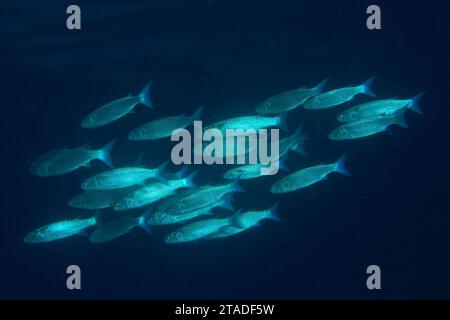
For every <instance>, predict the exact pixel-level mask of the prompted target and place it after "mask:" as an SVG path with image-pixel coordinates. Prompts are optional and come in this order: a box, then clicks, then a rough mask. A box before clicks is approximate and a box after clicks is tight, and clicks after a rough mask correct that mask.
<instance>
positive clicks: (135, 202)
mask: <svg viewBox="0 0 450 320" xmlns="http://www.w3.org/2000/svg"><path fill="white" fill-rule="evenodd" d="M191 180H192V176H190V177H187V178H183V179H173V180H167V181H166V182H154V183H150V184H148V185H146V186H143V187H141V188H139V189H137V190H135V191H133V192H130V193H129V194H127V195H126V196H125V197H123V198H122V199H121V200H120V201H119V202H118V203H116V204H115V205H114V210H116V211H123V210H130V209H134V208H139V207H143V206H146V205H149V204H151V203H154V202H156V201H158V200H161V199H163V198H165V197H168V196H170V195H172V194H174V193H175V191H176V190H177V189H179V188H184V187H193V184H192V181H191Z"/></svg>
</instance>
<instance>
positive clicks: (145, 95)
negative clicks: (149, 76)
mask: <svg viewBox="0 0 450 320" xmlns="http://www.w3.org/2000/svg"><path fill="white" fill-rule="evenodd" d="M151 90H152V82H151V81H149V82H148V83H147V85H146V86H145V87H144V89H142V91H141V93H140V94H139V99H140V100H141V103H142V104H143V105H146V106H147V107H149V108H150V109H155V107H154V106H153V102H152V99H151V97H150V94H151Z"/></svg>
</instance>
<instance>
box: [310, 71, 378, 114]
mask: <svg viewBox="0 0 450 320" xmlns="http://www.w3.org/2000/svg"><path fill="white" fill-rule="evenodd" d="M372 82H373V78H372V79H370V80H367V81H366V82H364V83H363V84H362V85H359V86H355V87H346V88H340V89H336V90H332V91H328V92H325V93H322V94H319V95H318V96H315V97H313V98H311V99H309V100H308V101H306V102H305V109H310V110H318V109H328V108H332V107H335V106H338V105H340V104H343V103H345V102H348V101H350V100H352V99H353V98H354V97H355V96H356V95H358V94H366V95H370V96H375V95H374V93H373V92H372V91H371V89H370V85H371V84H372Z"/></svg>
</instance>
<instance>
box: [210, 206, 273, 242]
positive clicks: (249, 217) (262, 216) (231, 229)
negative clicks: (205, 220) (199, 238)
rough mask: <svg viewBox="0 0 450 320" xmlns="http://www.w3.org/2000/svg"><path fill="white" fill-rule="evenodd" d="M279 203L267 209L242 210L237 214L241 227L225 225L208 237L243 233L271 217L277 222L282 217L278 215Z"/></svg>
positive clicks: (214, 237) (213, 237)
mask: <svg viewBox="0 0 450 320" xmlns="http://www.w3.org/2000/svg"><path fill="white" fill-rule="evenodd" d="M277 211H278V203H276V204H275V205H273V206H272V207H271V208H269V209H267V210H261V211H246V212H240V213H238V214H237V217H236V220H237V221H238V224H239V227H235V226H231V225H229V226H225V227H223V228H221V229H220V230H219V231H217V232H216V233H213V234H211V235H210V236H208V237H207V238H208V239H217V238H225V237H229V236H232V235H235V234H237V233H241V232H242V231H245V230H248V229H250V228H253V227H256V226H259V225H260V222H261V221H262V220H266V219H270V220H274V221H277V222H280V221H281V220H280V218H279V217H278V213H277Z"/></svg>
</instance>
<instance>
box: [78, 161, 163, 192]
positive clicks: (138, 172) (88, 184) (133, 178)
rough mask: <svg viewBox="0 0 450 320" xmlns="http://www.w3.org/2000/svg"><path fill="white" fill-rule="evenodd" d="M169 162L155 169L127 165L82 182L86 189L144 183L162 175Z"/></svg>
mask: <svg viewBox="0 0 450 320" xmlns="http://www.w3.org/2000/svg"><path fill="white" fill-rule="evenodd" d="M166 164H167V163H164V164H163V165H162V166H161V167H159V168H155V169H147V168H139V167H125V168H116V169H112V170H109V171H105V172H102V173H99V174H97V175H95V176H93V177H91V178H89V179H87V180H85V181H83V182H82V184H81V188H82V189H84V190H113V189H120V188H126V187H130V186H134V185H139V184H144V183H145V182H146V181H147V180H149V179H154V178H158V177H160V175H161V174H162V172H163V171H164V168H165V166H166Z"/></svg>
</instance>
